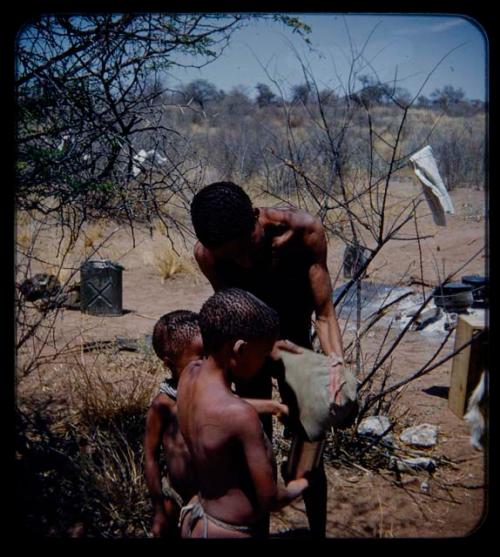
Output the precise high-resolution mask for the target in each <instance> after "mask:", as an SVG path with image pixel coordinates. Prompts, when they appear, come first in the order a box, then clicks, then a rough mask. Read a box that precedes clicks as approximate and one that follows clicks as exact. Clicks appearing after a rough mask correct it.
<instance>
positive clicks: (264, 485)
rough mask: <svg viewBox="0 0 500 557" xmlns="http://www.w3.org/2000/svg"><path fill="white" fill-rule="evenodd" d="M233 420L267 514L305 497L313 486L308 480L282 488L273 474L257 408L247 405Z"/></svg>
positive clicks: (260, 502)
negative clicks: (305, 490) (308, 488)
mask: <svg viewBox="0 0 500 557" xmlns="http://www.w3.org/2000/svg"><path fill="white" fill-rule="evenodd" d="M235 418H236V419H234V420H233V425H234V427H236V428H237V433H236V435H237V437H239V439H240V441H241V444H242V447H243V451H244V454H245V459H246V461H247V466H248V470H249V472H250V476H251V478H252V481H253V484H254V488H255V493H256V496H257V500H258V502H259V505H260V507H261V508H262V510H263V511H264V512H266V511H277V510H279V509H281V508H283V507H285V506H286V505H288V504H289V503H291V502H292V501H293V500H294V499H295V498H296V497H298V496H299V495H301V494H302V492H303V491H304V489H306V488H307V486H308V485H309V483H308V481H307V480H306V479H305V478H300V479H298V480H293V481H291V482H290V483H289V484H288V485H287V486H286V487H285V488H282V487H279V488H278V485H277V482H276V480H275V478H274V475H273V466H272V461H271V458H270V456H269V453H268V452H267V450H266V438H265V433H264V430H263V429H262V424H261V422H260V420H259V417H258V415H257V412H256V411H255V408H252V407H251V406H250V405H244V406H242V407H241V409H239V411H238V413H237V417H236V416H235Z"/></svg>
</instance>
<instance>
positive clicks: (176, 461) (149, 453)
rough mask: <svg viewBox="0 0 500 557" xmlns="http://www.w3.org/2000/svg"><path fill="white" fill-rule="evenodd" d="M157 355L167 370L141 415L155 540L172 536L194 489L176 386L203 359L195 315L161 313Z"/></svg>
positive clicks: (156, 329) (155, 331) (155, 337)
mask: <svg viewBox="0 0 500 557" xmlns="http://www.w3.org/2000/svg"><path fill="white" fill-rule="evenodd" d="M153 348H154V351H155V352H156V355H157V356H158V357H159V358H160V360H161V361H162V362H163V363H164V365H165V366H166V367H168V368H169V369H170V370H171V372H172V379H165V380H164V381H163V382H162V384H161V385H160V392H159V393H158V394H157V395H156V396H155V398H154V399H153V401H152V403H151V406H150V408H149V410H148V413H147V416H146V434H145V438H144V473H145V477H146V484H147V486H148V489H149V493H150V495H151V500H152V503H153V512H154V515H153V527H152V532H153V535H154V536H155V537H163V536H169V535H172V536H177V535H178V528H177V522H178V520H179V511H180V508H181V507H182V505H183V504H184V502H185V501H189V499H190V498H191V497H192V496H193V495H194V494H195V493H196V491H197V483H196V476H195V473H194V469H193V465H192V462H191V458H190V456H189V451H188V449H187V447H186V444H185V443H184V439H183V438H182V434H181V432H180V431H179V426H178V423H177V383H178V381H179V377H180V376H181V372H182V370H183V369H184V368H185V367H186V365H187V364H188V363H190V362H192V361H195V360H198V359H201V358H202V357H203V342H202V340H201V334H200V329H199V325H198V315H197V314H196V313H194V312H192V311H186V310H178V311H173V312H171V313H168V314H166V315H163V316H162V317H161V318H160V319H159V320H158V322H157V323H156V325H155V327H154V329H153ZM162 445H163V450H164V456H165V461H166V466H167V470H168V481H167V478H163V479H162V474H161V469H160V450H161V447H162Z"/></svg>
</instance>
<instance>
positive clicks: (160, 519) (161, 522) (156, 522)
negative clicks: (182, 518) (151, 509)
mask: <svg viewBox="0 0 500 557" xmlns="http://www.w3.org/2000/svg"><path fill="white" fill-rule="evenodd" d="M169 522H170V521H169V519H168V516H167V515H166V514H165V512H163V511H157V512H156V513H155V515H154V517H153V527H152V528H151V531H152V532H153V536H154V537H155V538H163V537H165V534H166V533H167V531H168V530H169Z"/></svg>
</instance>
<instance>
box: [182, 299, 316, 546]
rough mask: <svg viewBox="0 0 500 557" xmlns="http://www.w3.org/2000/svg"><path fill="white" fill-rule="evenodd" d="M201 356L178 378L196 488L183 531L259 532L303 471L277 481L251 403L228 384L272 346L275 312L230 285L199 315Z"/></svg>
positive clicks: (290, 495)
mask: <svg viewBox="0 0 500 557" xmlns="http://www.w3.org/2000/svg"><path fill="white" fill-rule="evenodd" d="M199 320H200V329H201V334H202V337H203V344H204V349H205V358H204V359H203V360H202V361H201V362H193V363H192V364H190V365H189V366H188V367H187V368H186V369H185V370H184V372H183V374H182V377H181V378H180V381H179V386H178V390H179V401H178V419H179V425H180V428H181V431H182V434H183V436H184V439H185V441H186V444H187V446H188V447H189V451H190V454H191V457H192V460H193V463H194V467H195V469H196V473H197V478H198V485H199V492H198V495H197V496H195V497H194V498H193V499H192V500H191V501H190V504H189V505H187V506H185V507H184V508H183V509H182V510H181V519H180V524H181V532H182V537H184V538H191V537H192V538H218V537H235V538H243V537H257V536H258V532H259V525H260V524H261V523H262V520H263V518H265V517H266V515H267V513H268V512H270V511H272V510H278V509H279V508H282V507H283V506H285V505H287V504H288V503H290V502H291V501H292V500H293V499H295V498H296V497H298V496H299V495H300V494H301V493H302V491H303V490H304V489H305V488H306V487H307V485H308V481H307V479H305V478H302V479H298V480H294V481H291V482H290V483H289V484H288V486H287V487H286V488H281V487H278V485H277V482H276V477H275V474H274V466H273V456H272V447H271V444H270V442H269V440H268V439H267V437H266V435H265V433H264V431H263V428H262V423H261V421H260V419H259V416H258V414H257V411H256V409H255V408H254V407H253V406H252V405H251V404H249V403H248V402H247V401H245V400H243V399H241V398H239V397H238V396H236V395H235V394H234V393H233V392H232V391H231V388H230V387H231V381H232V380H233V379H237V380H239V381H240V382H242V383H245V382H247V381H250V380H251V379H252V378H253V377H254V376H255V374H256V373H257V372H258V370H259V369H260V367H261V366H262V364H263V363H264V360H265V358H266V357H267V356H268V355H269V354H270V353H271V350H272V348H273V346H274V343H275V340H276V339H277V335H278V328H279V318H278V314H277V313H276V312H275V311H274V310H272V309H271V308H269V307H268V306H266V305H265V304H264V303H263V302H262V301H260V300H258V299H257V298H256V297H255V296H253V295H252V294H250V293H248V292H245V291H243V290H240V289H236V288H231V289H226V290H222V291H219V292H217V293H215V294H214V295H213V296H212V297H210V298H209V299H208V300H207V301H206V302H205V303H204V304H203V307H202V309H201V311H200V314H199Z"/></svg>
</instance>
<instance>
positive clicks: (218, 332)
mask: <svg viewBox="0 0 500 557" xmlns="http://www.w3.org/2000/svg"><path fill="white" fill-rule="evenodd" d="M199 322H200V329H201V335H202V338H203V345H204V347H205V354H206V355H214V354H218V353H221V352H225V354H226V355H227V356H228V357H229V360H230V362H229V366H230V368H231V370H232V371H233V373H234V375H235V376H236V377H238V378H240V379H248V378H250V377H252V376H253V375H255V373H256V372H257V371H258V370H259V369H260V368H261V367H262V364H263V363H264V360H265V358H266V356H268V355H269V353H270V352H271V350H272V348H273V345H274V342H275V341H276V339H277V337H278V332H279V317H278V313H277V312H276V311H275V310H274V309H272V308H270V307H269V306H267V305H266V304H265V303H264V302H262V301H261V300H259V299H258V298H256V297H255V296H254V295H253V294H250V293H249V292H246V291H245V290H240V289H239V288H227V289H224V290H219V291H218V292H216V293H215V294H214V295H213V296H211V297H210V298H209V299H208V300H207V301H206V302H205V303H204V304H203V306H202V308H201V310H200V316H199Z"/></svg>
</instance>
